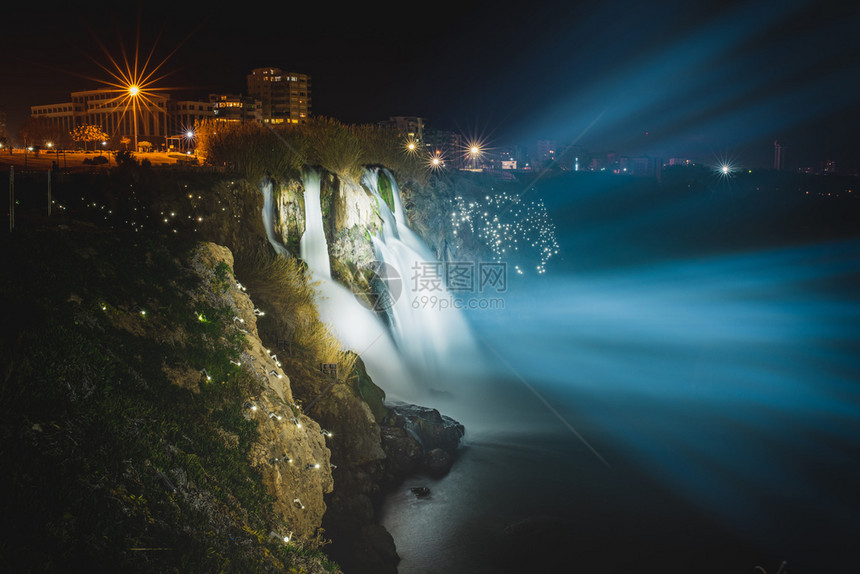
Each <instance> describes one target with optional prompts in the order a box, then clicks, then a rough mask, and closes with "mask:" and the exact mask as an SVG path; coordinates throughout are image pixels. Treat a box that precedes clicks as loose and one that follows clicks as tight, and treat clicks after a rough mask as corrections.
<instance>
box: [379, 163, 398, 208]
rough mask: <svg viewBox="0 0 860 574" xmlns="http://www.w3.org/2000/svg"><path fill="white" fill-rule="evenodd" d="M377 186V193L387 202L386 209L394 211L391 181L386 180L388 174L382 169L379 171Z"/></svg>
mask: <svg viewBox="0 0 860 574" xmlns="http://www.w3.org/2000/svg"><path fill="white" fill-rule="evenodd" d="M377 186H378V187H379V195H381V196H382V199H384V200H385V203H386V204H388V209H390V210H391V213H394V194H393V190H392V189H391V182H390V181H389V180H388V176H387V175H386V174H385V173H384V172H382V171H380V173H379V179H378V183H377Z"/></svg>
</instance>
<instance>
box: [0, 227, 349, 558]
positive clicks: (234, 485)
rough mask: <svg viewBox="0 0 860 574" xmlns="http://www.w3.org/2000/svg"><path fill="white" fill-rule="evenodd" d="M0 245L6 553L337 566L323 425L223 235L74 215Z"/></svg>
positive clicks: (0, 481)
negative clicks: (328, 525)
mask: <svg viewBox="0 0 860 574" xmlns="http://www.w3.org/2000/svg"><path fill="white" fill-rule="evenodd" d="M0 253H2V264H3V265H4V268H6V269H15V270H16V272H15V277H14V278H10V279H8V280H5V281H4V282H3V284H2V293H3V297H4V300H5V301H7V302H9V304H10V307H9V313H8V314H7V320H6V321H4V327H3V330H2V333H0V335H2V345H0V353H2V359H3V363H2V364H3V366H4V369H3V387H2V395H0V396H2V401H0V416H2V420H3V424H2V427H0V432H2V436H0V455H2V460H3V465H4V468H5V469H6V472H4V473H3V475H2V477H0V488H2V489H3V492H4V499H5V500H6V501H7V502H6V503H4V508H3V512H2V518H0V521H2V524H3V526H4V527H5V528H4V531H5V532H7V533H9V536H8V537H7V539H6V541H5V542H4V544H3V546H2V548H0V553H2V556H3V562H4V564H5V565H6V566H7V567H10V568H13V569H16V571H30V570H36V571H69V569H71V570H75V569H77V568H84V567H85V568H87V569H90V570H100V569H102V567H104V568H109V569H111V570H114V569H122V570H124V571H158V570H165V571H166V570H169V569H171V568H175V567H181V568H183V569H190V570H194V571H224V570H230V571H250V570H254V571H271V572H279V571H283V570H285V569H288V568H295V569H298V570H299V571H304V572H334V571H337V566H335V565H334V564H332V563H330V562H329V561H328V560H327V558H326V557H325V556H323V555H322V554H320V553H318V552H316V551H315V550H314V549H315V548H317V547H318V546H319V535H320V531H319V526H320V524H321V522H322V517H323V515H324V513H325V511H326V505H325V501H324V496H325V495H326V494H327V493H330V492H331V491H332V488H333V481H332V476H331V470H330V468H331V467H330V465H329V461H330V452H329V450H328V448H327V447H326V445H325V440H326V439H325V436H324V435H323V434H322V432H321V429H320V427H319V425H318V424H317V423H316V422H315V421H314V420H312V419H311V418H310V417H308V416H306V415H305V414H303V413H302V412H301V409H300V408H298V407H297V406H296V404H295V400H294V398H293V394H292V389H291V386H290V381H289V378H288V377H287V376H286V375H285V373H284V371H283V370H282V369H281V366H280V365H279V361H278V359H277V358H276V357H273V356H272V355H271V354H270V353H269V352H268V351H267V350H266V348H265V347H264V345H263V343H262V342H261V340H260V339H259V337H258V333H257V328H256V319H257V311H255V309H256V306H255V303H254V302H253V301H252V300H251V298H250V297H249V295H248V294H247V293H246V292H245V291H243V290H242V288H240V287H239V284H238V283H237V281H236V279H235V278H234V276H233V271H232V264H233V260H232V255H231V253H230V251H229V250H227V249H226V248H224V247H219V246H217V245H214V244H211V243H197V242H187V241H182V240H180V241H178V242H177V241H174V240H170V239H167V240H163V239H156V238H141V237H137V236H133V235H128V234H117V233H111V232H105V231H104V230H98V229H94V228H88V227H80V228H75V229H73V230H72V229H65V230H63V229H60V230H44V231H41V232H36V233H31V234H25V233H18V234H16V235H15V236H14V237H12V238H7V239H6V241H5V242H4V244H3V245H2V250H0ZM183 565H184V566H183Z"/></svg>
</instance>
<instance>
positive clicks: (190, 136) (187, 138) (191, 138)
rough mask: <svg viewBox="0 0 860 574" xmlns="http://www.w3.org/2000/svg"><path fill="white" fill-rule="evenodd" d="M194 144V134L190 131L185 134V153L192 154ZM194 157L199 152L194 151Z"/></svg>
mask: <svg viewBox="0 0 860 574" xmlns="http://www.w3.org/2000/svg"><path fill="white" fill-rule="evenodd" d="M192 143H194V132H193V131H191V130H188V131H187V132H185V151H186V153H187V154H189V155H190V154H191V144H192ZM194 155H197V150H196V149H195V150H194Z"/></svg>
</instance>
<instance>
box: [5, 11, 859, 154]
mask: <svg viewBox="0 0 860 574" xmlns="http://www.w3.org/2000/svg"><path fill="white" fill-rule="evenodd" d="M300 4H301V3H298V2H283V3H279V4H277V5H269V6H266V7H260V6H264V5H265V4H259V5H258V4H248V6H247V9H242V8H241V6H240V5H231V7H229V8H227V7H224V8H221V7H218V5H217V3H214V2H206V3H197V2H176V3H158V2H147V3H145V4H138V3H135V2H127V3H122V2H116V1H112V2H100V1H91V2H87V3H70V2H64V3H62V4H57V5H56V7H52V3H50V2H48V3H37V2H30V3H28V5H27V6H26V7H21V8H16V9H13V15H12V16H11V17H10V18H8V19H7V18H4V23H3V32H2V34H0V48H2V60H0V106H2V107H3V108H4V109H5V110H6V112H7V116H8V123H9V131H10V132H12V133H14V132H15V130H16V129H17V125H18V124H19V123H20V121H21V119H22V118H23V117H24V116H25V115H26V113H28V110H29V106H30V105H34V104H45V103H55V102H61V101H66V100H68V94H69V92H70V91H72V90H76V89H86V88H90V87H97V84H95V83H94V82H92V81H91V80H86V79H83V78H81V77H80V75H83V76H89V77H95V78H107V74H106V72H104V71H103V70H101V69H100V68H99V66H98V65H97V64H96V63H95V62H94V61H93V59H94V60H96V61H97V62H99V63H101V64H102V65H109V63H108V59H107V56H106V55H105V54H104V53H103V52H102V50H101V48H100V47H99V44H98V42H97V41H96V39H98V40H100V41H101V42H102V43H104V45H105V46H107V47H108V49H109V50H110V52H111V53H112V54H116V55H119V54H121V52H120V50H119V46H120V39H121V40H122V42H123V43H124V44H125V46H126V48H127V50H128V51H129V54H130V55H131V54H132V53H133V51H134V45H135V26H136V24H137V21H138V10H139V14H140V21H141V37H140V48H141V52H142V54H148V52H149V51H150V50H151V49H152V48H153V46H155V51H154V55H153V60H154V61H155V62H161V61H162V60H164V59H165V58H166V57H168V55H170V53H171V52H172V51H173V50H174V49H176V52H175V53H174V54H173V55H172V56H170V57H169V59H168V60H167V62H166V63H165V64H164V66H163V68H162V70H163V71H165V72H170V75H169V76H168V77H167V78H164V79H163V80H162V81H161V85H162V86H165V87H178V88H182V91H176V92H174V93H175V96H174V97H182V96H181V94H186V95H187V96H189V97H191V96H195V95H205V94H208V93H209V92H217V91H223V92H244V91H245V75H246V74H247V73H248V72H249V71H250V70H251V69H253V68H255V67H260V66H274V67H280V68H282V69H285V71H296V72H303V73H308V74H310V75H311V76H312V78H313V112H314V113H315V114H318V115H327V116H332V117H336V118H339V119H341V120H343V121H347V122H370V121H377V120H381V119H385V118H387V117H388V116H390V115H420V116H423V117H425V118H427V123H428V125H431V126H437V127H444V128H450V129H456V130H459V131H461V132H463V133H465V134H466V135H469V136H483V137H484V138H486V139H488V140H489V141H490V143H491V145H493V144H494V145H502V144H507V143H514V142H522V143H525V144H528V143H531V142H532V141H533V140H536V139H538V138H552V139H557V140H559V142H560V143H569V142H573V141H575V142H577V143H579V144H581V145H583V146H585V147H586V148H588V149H591V150H593V151H608V150H615V151H618V152H620V153H647V154H651V155H659V156H663V157H670V156H684V155H694V156H699V157H703V158H708V157H717V156H719V157H728V158H735V159H738V160H741V161H745V162H747V163H748V164H764V165H766V164H767V163H768V162H769V161H770V158H771V157H772V150H773V141H774V140H775V139H779V140H780V141H782V142H783V143H784V144H785V146H786V149H787V153H788V156H787V160H788V161H789V163H791V164H794V165H801V164H805V163H811V162H815V161H817V160H819V159H823V158H825V157H830V158H834V159H838V160H839V161H842V162H849V161H856V160H857V158H858V153H860V150H858V142H857V135H858V129H860V95H858V93H860V40H858V37H860V34H858V30H860V11H859V10H858V9H857V8H855V7H852V6H851V5H852V4H853V3H852V2H847V1H844V2H830V1H827V2H812V1H808V0H779V1H771V2H727V1H724V2H719V3H713V4H711V5H710V6H709V5H708V4H707V3H702V2H660V1H653V2H618V1H615V0H609V1H600V2H597V1H591V2H576V1H570V2H522V3H520V4H517V5H510V4H506V3H501V2H460V3H445V2H437V3H414V2H413V3H401V4H400V5H399V6H400V7H399V8H398V9H396V10H392V9H390V8H375V7H372V6H369V5H367V4H366V3H365V4H364V5H363V6H362V5H359V3H350V6H349V7H346V8H343V7H335V6H334V4H333V3H331V2H308V3H305V4H310V5H311V7H308V6H305V7H300V6H299V5H300ZM22 6H23V5H22ZM4 10H5V9H4Z"/></svg>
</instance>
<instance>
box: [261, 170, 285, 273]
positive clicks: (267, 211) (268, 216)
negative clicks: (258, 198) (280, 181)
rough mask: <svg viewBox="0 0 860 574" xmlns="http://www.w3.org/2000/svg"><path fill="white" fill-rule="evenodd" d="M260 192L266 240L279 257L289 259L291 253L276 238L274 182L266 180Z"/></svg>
mask: <svg viewBox="0 0 860 574" xmlns="http://www.w3.org/2000/svg"><path fill="white" fill-rule="evenodd" d="M260 191H261V192H263V213H262V216H263V227H265V228H266V239H268V240H269V244H270V245H271V246H272V247H274V248H275V251H276V252H277V253H278V255H281V256H282V257H288V256H289V253H288V252H287V249H286V248H285V247H284V246H283V244H282V243H281V242H280V241H278V238H277V237H276V236H275V198H274V195H275V194H274V190H273V186H272V180H271V179H268V178H266V180H264V181H263V183H262V184H261V186H260Z"/></svg>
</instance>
